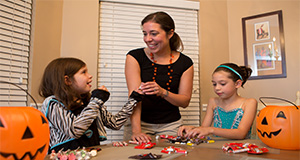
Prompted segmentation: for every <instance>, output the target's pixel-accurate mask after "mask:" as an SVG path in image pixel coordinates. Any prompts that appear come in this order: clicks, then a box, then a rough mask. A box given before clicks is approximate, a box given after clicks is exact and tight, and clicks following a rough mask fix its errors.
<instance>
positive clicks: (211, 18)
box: [31, 0, 300, 104]
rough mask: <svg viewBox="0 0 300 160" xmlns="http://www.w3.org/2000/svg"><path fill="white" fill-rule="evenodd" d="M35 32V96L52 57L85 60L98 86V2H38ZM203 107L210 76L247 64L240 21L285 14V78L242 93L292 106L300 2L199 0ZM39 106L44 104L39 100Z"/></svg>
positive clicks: (299, 78)
mask: <svg viewBox="0 0 300 160" xmlns="http://www.w3.org/2000/svg"><path fill="white" fill-rule="evenodd" d="M36 1H37V2H36V14H35V18H34V19H35V22H34V25H35V26H34V33H33V47H32V48H33V49H32V54H33V58H32V60H33V65H32V83H31V93H32V95H33V96H34V97H35V98H37V97H38V95H37V88H38V84H39V81H40V78H41V75H42V73H43V70H44V68H45V66H46V65H47V64H48V63H49V62H50V61H51V60H53V59H54V58H57V57H60V56H74V57H78V58H81V59H83V60H84V61H85V62H86V63H87V65H88V68H89V72H90V73H92V75H93V76H94V78H93V80H94V82H93V86H94V87H95V86H96V81H97V67H96V66H97V50H98V49H97V48H98V25H97V23H98V0H76V1H74V0H54V1H49V0H36ZM199 1H200V13H199V14H200V16H199V22H200V26H199V34H200V53H199V56H200V67H201V68H200V85H201V102H202V103H204V104H205V103H207V101H208V98H209V97H212V96H215V94H214V92H213V89H212V85H211V73H212V71H213V70H214V69H215V67H216V66H218V65H219V64H220V63H223V62H228V61H231V62H234V63H238V64H241V65H242V64H244V57H243V44H242V26H241V24H242V23H241V18H242V17H247V16H251V15H256V14H260V13H265V12H270V11H274V10H283V23H284V34H285V44H286V45H285V51H286V61H287V78H280V79H266V80H250V81H248V82H247V84H246V85H245V89H241V90H240V93H241V94H242V96H245V97H254V98H258V97H260V96H276V97H282V98H286V99H289V100H292V101H294V99H295V98H296V97H295V93H296V91H297V90H300V72H299V70H300V64H299V62H300V56H299V55H300V47H299V44H300V40H299V37H300V36H299V35H300V24H299V23H300V17H299V15H300V13H299V9H300V4H299V3H300V2H299V1H296V0H293V1H288V0H285V1H284V0H277V1H270V0H260V1H246V0H245V1H242V2H239V1H236V0H234V1H233V0H228V1H226V0H219V1H218V0H199ZM38 101H39V102H41V99H40V98H38Z"/></svg>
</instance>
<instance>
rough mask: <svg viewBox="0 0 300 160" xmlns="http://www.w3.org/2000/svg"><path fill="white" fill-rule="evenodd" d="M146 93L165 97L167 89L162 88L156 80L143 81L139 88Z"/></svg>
mask: <svg viewBox="0 0 300 160" xmlns="http://www.w3.org/2000/svg"><path fill="white" fill-rule="evenodd" d="M139 89H140V90H141V91H143V92H144V94H146V95H158V96H161V97H163V95H164V92H165V89H163V88H161V87H160V86H159V85H158V84H157V83H156V82H146V83H141V86H140V88H139Z"/></svg>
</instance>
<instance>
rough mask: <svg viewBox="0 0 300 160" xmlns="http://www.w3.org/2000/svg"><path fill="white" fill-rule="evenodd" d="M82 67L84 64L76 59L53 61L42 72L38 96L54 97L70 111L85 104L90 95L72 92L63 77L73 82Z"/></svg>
mask: <svg viewBox="0 0 300 160" xmlns="http://www.w3.org/2000/svg"><path fill="white" fill-rule="evenodd" d="M84 66H86V64H85V63H84V62H83V61H81V60H79V59H77V58H68V57H67V58H57V59H55V60H53V61H52V62H50V63H49V64H48V66H47V67H46V69H45V71H44V74H43V77H42V80H41V84H40V87H39V95H40V96H42V97H44V98H47V97H49V96H52V95H54V96H55V97H56V98H57V99H58V100H59V101H61V102H62V103H63V104H64V105H65V106H66V107H67V108H68V109H70V110H73V109H76V108H77V107H79V106H81V105H82V104H86V103H87V102H88V99H89V98H90V93H86V94H83V95H79V94H78V93H76V92H74V91H73V89H72V87H71V86H70V85H67V84H66V83H65V76H68V77H69V78H70V80H72V81H73V80H74V79H73V76H74V75H75V74H76V73H77V72H78V71H79V70H80V69H81V68H82V67H84ZM74 98H77V100H75V99H74Z"/></svg>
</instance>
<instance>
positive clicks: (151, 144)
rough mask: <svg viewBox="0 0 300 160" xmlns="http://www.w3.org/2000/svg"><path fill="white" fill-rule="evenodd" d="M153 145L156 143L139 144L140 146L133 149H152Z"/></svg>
mask: <svg viewBox="0 0 300 160" xmlns="http://www.w3.org/2000/svg"><path fill="white" fill-rule="evenodd" d="M155 145H156V143H151V142H148V143H141V144H140V145H138V146H135V147H134V148H135V149H149V148H152V147H154V146H155Z"/></svg>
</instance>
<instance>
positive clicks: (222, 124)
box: [214, 106, 252, 138]
mask: <svg viewBox="0 0 300 160" xmlns="http://www.w3.org/2000/svg"><path fill="white" fill-rule="evenodd" d="M243 115H244V111H243V109H242V108H235V109H233V110H230V111H225V110H224V109H223V108H221V107H219V106H217V107H216V108H215V109H214V127H216V128H223V129H237V128H238V126H239V124H240V122H241V120H242V118H243ZM251 129H252V127H251V128H250V130H249V132H248V134H247V136H246V138H250V136H251Z"/></svg>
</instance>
